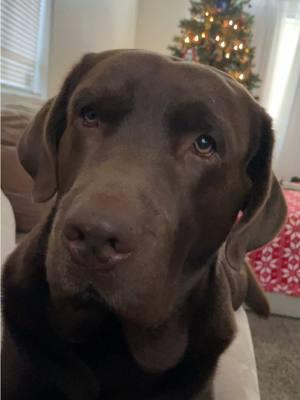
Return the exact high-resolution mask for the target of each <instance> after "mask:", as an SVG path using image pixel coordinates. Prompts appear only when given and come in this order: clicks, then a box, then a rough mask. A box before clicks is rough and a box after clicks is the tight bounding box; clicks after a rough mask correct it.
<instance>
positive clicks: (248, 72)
mask: <svg viewBox="0 0 300 400" xmlns="http://www.w3.org/2000/svg"><path fill="white" fill-rule="evenodd" d="M250 1H251V0H198V1H196V0H191V8H190V12H191V18H190V19H183V20H181V21H180V25H179V26H180V28H181V36H176V37H175V38H174V42H175V44H174V46H170V47H169V49H170V50H171V51H172V53H173V55H174V56H177V57H180V58H184V59H186V60H188V61H196V62H200V63H204V64H209V65H212V66H214V67H216V68H219V69H221V70H223V71H225V72H227V73H228V74H230V75H231V76H232V77H234V78H235V79H237V80H238V81H239V82H240V83H242V84H243V85H244V86H245V87H246V88H247V89H248V90H249V91H252V90H253V89H254V88H257V87H259V82H260V79H259V77H258V75H257V74H255V73H253V70H252V69H253V67H254V64H253V60H254V52H255V48H254V47H251V40H252V36H253V35H252V32H251V28H252V25H253V22H254V17H253V16H252V15H251V14H250V13H249V12H247V11H246V10H245V9H246V6H247V8H250V7H251V4H250Z"/></svg>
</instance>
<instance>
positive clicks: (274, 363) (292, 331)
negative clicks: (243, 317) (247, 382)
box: [248, 312, 300, 400]
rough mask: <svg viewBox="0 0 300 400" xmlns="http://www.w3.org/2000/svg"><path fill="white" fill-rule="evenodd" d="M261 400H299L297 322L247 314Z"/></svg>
mask: <svg viewBox="0 0 300 400" xmlns="http://www.w3.org/2000/svg"><path fill="white" fill-rule="evenodd" d="M248 317H249V323H250V326H251V332H252V337H253V342H254V348H255V355H256V362H257V369H258V380H259V385H260V392H261V400H298V399H300V320H297V319H292V318H283V317H279V316H271V317H270V318H269V319H267V320H264V319H261V318H258V317H257V316H256V315H254V314H253V313H250V312H249V313H248Z"/></svg>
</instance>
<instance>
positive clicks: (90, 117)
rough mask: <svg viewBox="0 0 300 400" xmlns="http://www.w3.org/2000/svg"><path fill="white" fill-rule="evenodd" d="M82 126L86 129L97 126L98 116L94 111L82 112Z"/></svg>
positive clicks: (89, 109)
mask: <svg viewBox="0 0 300 400" xmlns="http://www.w3.org/2000/svg"><path fill="white" fill-rule="evenodd" d="M82 118H83V124H84V125H85V126H88V127H93V126H97V125H98V115H97V113H96V111H95V110H93V109H92V108H88V109H86V110H83V112H82Z"/></svg>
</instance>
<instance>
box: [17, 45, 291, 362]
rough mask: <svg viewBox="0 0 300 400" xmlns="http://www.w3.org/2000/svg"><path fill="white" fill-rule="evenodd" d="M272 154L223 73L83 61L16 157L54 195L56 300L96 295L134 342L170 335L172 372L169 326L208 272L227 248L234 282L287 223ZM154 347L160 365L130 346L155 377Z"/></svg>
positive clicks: (265, 124) (156, 60) (125, 60)
mask: <svg viewBox="0 0 300 400" xmlns="http://www.w3.org/2000/svg"><path fill="white" fill-rule="evenodd" d="M272 146H273V134H272V129H271V121H270V119H269V117H268V116H267V115H266V113H265V112H264V110H263V109H262V108H261V107H260V106H259V105H258V104H257V103H256V102H255V101H254V100H253V98H252V97H251V96H250V95H249V94H248V93H247V92H246V90H244V89H243V87H242V86H241V85H239V84H238V83H237V82H235V81H234V80H233V79H231V78H230V77H229V76H228V75H226V74H224V73H222V72H220V71H218V70H216V69H213V68H210V67H207V66H204V65H196V64H192V63H187V62H182V61H178V60H175V59H171V58H167V57H162V56H159V55H156V54H152V53H146V52H142V51H129V50H128V51H127V50H126V51H111V52H105V53H101V54H88V55H86V56H85V57H84V58H83V59H82V60H81V62H80V63H79V64H78V65H76V66H75V67H74V69H73V70H72V71H71V73H70V74H69V76H68V77H67V79H66V81H65V82H64V84H63V86H62V89H61V91H60V93H59V94H58V95H57V96H56V97H55V98H53V99H52V100H50V101H48V102H47V103H46V105H45V106H44V107H43V108H42V110H41V111H40V112H39V113H38V115H37V116H36V118H35V120H34V121H33V123H32V125H31V126H30V127H29V128H28V130H27V132H26V133H25V135H24V137H23V138H22V140H21V143H20V146H19V153H20V159H21V162H22V164H23V166H24V167H25V169H26V170H27V171H28V172H29V174H30V175H31V176H32V177H33V179H34V192H33V194H34V197H35V199H36V200H37V201H41V202H42V201H45V200H47V199H49V198H51V197H52V196H53V195H54V194H55V193H56V194H57V202H56V203H57V208H56V213H55V217H54V222H53V226H52V230H51V233H50V238H49V244H48V252H47V260H46V266H47V279H48V282H49V286H50V291H51V294H52V296H53V299H55V300H56V301H60V300H65V299H72V298H73V297H78V295H80V294H84V293H88V292H89V291H90V290H92V291H94V292H95V293H97V295H99V297H100V298H101V299H103V300H104V302H105V303H106V304H107V305H108V306H109V307H110V308H111V309H112V310H113V311H114V312H115V314H116V315H117V316H118V317H119V318H120V320H122V321H125V322H124V324H125V325H126V327H127V328H125V329H127V330H128V332H133V333H132V336H136V332H145V331H146V330H147V329H148V328H153V327H160V326H163V325H164V324H169V325H170V326H171V327H172V332H173V335H174V337H175V338H177V339H178V340H177V339H176V340H177V342H176V345H175V344H174V346H173V347H174V348H176V349H177V350H174V348H172V351H173V350H174V351H173V353H172V351H171V353H172V355H171V356H170V359H169V360H165V364H166V366H168V365H172V364H174V362H175V361H174V360H177V359H178V357H179V355H180V354H181V353H180V352H182V349H181V347H180V343H181V342H182V343H183V344H182V348H184V346H185V343H186V333H185V331H184V329H181V328H180V326H181V323H182V322H181V321H179V320H174V319H172V317H171V316H172V315H174V314H176V312H177V310H178V309H179V308H180V307H181V306H182V304H183V303H184V301H185V299H186V297H187V296H188V294H189V292H190V290H191V288H192V287H193V285H194V283H195V282H196V281H197V279H201V273H199V271H201V270H203V269H205V268H204V266H205V265H206V264H207V263H209V260H210V259H211V258H212V257H213V256H214V255H216V253H217V251H218V249H219V248H220V246H221V245H222V244H223V243H224V241H225V240H226V239H227V246H226V257H227V261H228V262H229V264H230V265H231V266H232V268H233V270H237V271H238V269H239V268H240V266H241V265H242V262H243V258H244V255H245V252H246V251H248V250H250V249H253V248H255V247H258V246H261V245H262V244H264V243H265V242H267V241H269V240H270V239H271V238H272V237H273V236H274V235H275V233H276V232H277V231H278V228H279V227H280V225H281V223H282V220H283V218H284V213H285V207H284V201H283V198H282V194H281V191H280V188H279V185H278V183H277V181H276V179H275V178H274V176H273V175H272V172H271V167H270V164H271V155H272ZM239 211H243V217H242V218H241V219H240V221H239V222H238V223H235V222H236V219H237V215H238V213H239ZM135 327H138V328H137V329H136V328H135ZM158 329H160V328H158ZM174 332H178V335H177V336H176V334H175V333H174ZM128 336H130V337H131V333H128ZM158 336H161V337H163V336H164V334H162V335H158ZM141 341H142V342H143V343H145V342H147V334H146V333H145V335H144V336H143V335H142V340H141ZM153 341H154V342H155V341H157V339H153ZM153 341H152V344H151V345H150V347H151V346H152V347H151V349H152V350H153V348H154V350H153V351H152V350H151V349H150V350H149V354H150V355H149V354H146V355H145V352H147V351H146V350H145V348H144V349H143V350H141V351H140V349H139V345H136V343H139V340H137V342H135V344H132V346H133V353H134V354H135V356H136V358H137V359H138V360H139V361H140V362H141V364H144V365H145V366H147V363H148V364H149V365H150V366H151V365H152V364H153V362H152V361H151V357H154V358H155V357H156V356H157V353H158V352H159V351H158V349H157V348H155V346H156V344H155V343H156V342H155V343H154V342H153ZM168 341H169V340H167V339H161V342H162V343H163V344H164V345H165V342H168ZM129 342H130V339H129ZM153 343H154V344H153ZM166 346H167V345H166ZM178 349H179V350H178ZM151 351H152V353H151ZM153 352H154V353H155V354H154V355H153ZM174 352H175V353H174ZM142 353H143V354H142ZM177 353H178V354H177ZM147 357H148V358H147ZM172 357H173V358H172ZM149 360H150V361H149ZM151 363H152V364H151ZM163 365H164V364H163ZM162 368H163V367H162Z"/></svg>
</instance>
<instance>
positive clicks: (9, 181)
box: [1, 103, 44, 232]
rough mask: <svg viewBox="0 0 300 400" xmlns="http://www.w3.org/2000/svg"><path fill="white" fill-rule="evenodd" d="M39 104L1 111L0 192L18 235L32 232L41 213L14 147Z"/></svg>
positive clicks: (41, 209)
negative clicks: (6, 199)
mask: <svg viewBox="0 0 300 400" xmlns="http://www.w3.org/2000/svg"><path fill="white" fill-rule="evenodd" d="M41 104H42V103H41ZM41 104H38V105H35V106H22V105H7V106H6V107H4V108H3V109H2V110H1V128H2V129H1V130H2V136H1V157H2V161H1V164H2V169H1V188H2V190H3V192H4V193H5V195H6V196H7V197H8V199H9V200H10V202H11V204H12V207H13V210H14V213H15V217H16V228H17V231H20V232H28V231H29V230H31V229H32V228H33V226H34V225H35V224H36V223H37V222H38V220H39V219H40V216H41V213H42V211H43V209H44V206H43V205H40V204H36V203H34V202H33V200H32V196H31V191H32V179H31V177H30V176H29V175H28V174H27V173H26V172H25V170H24V169H23V167H22V165H21V164H20V162H19V159H18V154H17V143H18V141H19V139H20V137H21V136H22V134H23V132H24V130H25V128H26V127H27V125H28V124H29V123H30V121H31V120H32V118H33V117H34V115H35V114H36V112H37V111H38V109H39V107H40V106H41Z"/></svg>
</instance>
